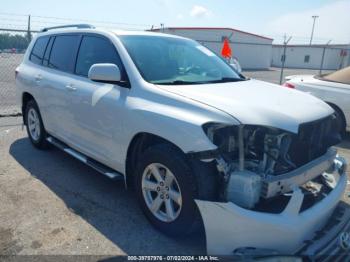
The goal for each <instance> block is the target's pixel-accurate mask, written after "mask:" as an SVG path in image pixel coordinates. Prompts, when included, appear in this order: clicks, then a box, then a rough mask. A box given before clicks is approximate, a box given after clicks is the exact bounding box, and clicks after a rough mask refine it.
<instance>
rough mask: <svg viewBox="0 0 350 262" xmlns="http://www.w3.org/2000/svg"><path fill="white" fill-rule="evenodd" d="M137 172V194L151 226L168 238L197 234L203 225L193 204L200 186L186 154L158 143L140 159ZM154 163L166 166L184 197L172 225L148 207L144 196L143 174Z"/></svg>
mask: <svg viewBox="0 0 350 262" xmlns="http://www.w3.org/2000/svg"><path fill="white" fill-rule="evenodd" d="M139 159H140V161H139V163H138V165H137V168H136V173H135V192H136V196H137V200H138V202H139V205H140V207H141V209H142V211H143V213H144V214H145V216H146V217H147V219H148V220H149V221H150V222H151V224H152V225H153V226H154V227H155V228H157V229H158V230H160V231H161V232H163V233H164V234H166V235H169V236H172V237H183V236H186V235H188V234H190V233H193V232H194V231H197V230H198V229H199V228H200V225H201V218H200V213H199V210H198V208H197V205H196V204H195V202H194V199H195V197H196V196H197V186H196V183H195V178H194V177H193V175H192V172H191V168H190V166H189V163H188V162H187V160H186V157H185V155H184V154H183V153H182V152H181V151H180V150H179V149H177V148H176V147H174V146H172V145H168V144H159V145H155V146H153V147H151V148H149V149H147V150H146V151H145V152H144V153H143V154H142V156H141V157H140V158H139ZM152 163H160V164H162V165H164V166H166V167H167V168H168V169H169V170H170V171H171V172H172V173H173V175H174V176H175V178H176V180H177V182H178V184H179V188H180V190H181V196H182V207H181V211H180V213H179V215H178V217H177V218H176V219H175V220H174V221H172V222H163V221H161V220H160V219H158V218H157V217H156V216H155V215H154V214H153V213H152V212H151V211H150V209H149V208H148V206H147V204H146V202H145V201H146V200H145V199H144V196H143V193H142V175H143V172H144V170H145V169H146V168H147V166H149V165H150V164H152Z"/></svg>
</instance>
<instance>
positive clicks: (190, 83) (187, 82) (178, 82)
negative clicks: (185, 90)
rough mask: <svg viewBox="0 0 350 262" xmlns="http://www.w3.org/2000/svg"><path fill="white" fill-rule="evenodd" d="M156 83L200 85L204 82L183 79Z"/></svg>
mask: <svg viewBox="0 0 350 262" xmlns="http://www.w3.org/2000/svg"><path fill="white" fill-rule="evenodd" d="M153 84H156V85H198V84H202V82H191V81H183V80H175V81H171V82H160V83H157V82H155V83H153Z"/></svg>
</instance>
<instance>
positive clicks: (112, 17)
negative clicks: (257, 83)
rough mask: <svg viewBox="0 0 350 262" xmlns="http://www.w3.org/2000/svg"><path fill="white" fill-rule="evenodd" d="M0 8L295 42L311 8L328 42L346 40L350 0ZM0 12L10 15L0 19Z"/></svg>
mask: <svg viewBox="0 0 350 262" xmlns="http://www.w3.org/2000/svg"><path fill="white" fill-rule="evenodd" d="M1 13H3V15H2V16H1ZM4 13H15V14H31V15H34V16H44V17H41V18H39V17H34V18H33V21H34V23H33V26H34V27H35V26H38V27H40V26H42V25H44V24H45V23H47V25H50V24H54V23H55V22H57V23H58V22H60V23H67V22H69V21H68V20H67V21H65V20H56V19H53V18H46V17H61V18H67V19H74V21H77V22H78V21H80V20H98V21H111V22H115V23H127V24H132V25H122V24H120V25H118V24H116V25H114V26H116V27H122V28H140V29H143V28H147V27H150V26H151V25H154V26H155V27H159V25H160V23H164V24H165V26H204V27H211V26H213V27H233V28H236V29H240V30H244V31H248V32H252V33H256V34H262V35H265V36H270V37H272V38H275V39H276V40H277V41H279V40H281V39H282V36H283V35H284V33H286V34H287V35H288V36H289V35H292V36H293V38H292V40H293V41H294V42H307V41H308V38H309V37H310V32H311V27H312V19H311V15H313V14H316V15H319V16H320V17H319V19H318V20H317V22H316V27H315V35H314V36H315V41H316V42H320V43H322V42H327V41H328V40H329V39H332V42H333V43H348V42H350V30H349V28H348V26H349V24H350V15H349V13H350V0H338V1H336V0H308V1H306V0H304V1H302V0H294V1H292V0H288V1H287V0H275V1H273V0H264V1H263V0H261V1H259V0H245V1H239V0H231V1H230V0H217V1H214V0H203V1H194V0H186V1H176V0H148V1H140V0H139V1H136V0H124V1H116V0H115V1H112V0H98V1H96V0H95V1H88V0H85V1H83V0H76V1H73V0H60V1H48V0H31V1H20V0H11V1H3V3H2V4H1V10H0V23H1V25H2V24H8V23H10V24H11V23H16V21H12V20H11V19H13V18H15V19H18V20H21V19H25V17H21V16H12V17H10V16H5V14H4ZM4 17H5V18H9V17H10V18H11V19H7V20H8V21H7V22H6V20H3V21H1V18H4ZM15 19H14V20H15ZM21 23H22V24H23V23H24V20H23V21H22V22H21ZM47 25H46V26H47ZM44 26H45V25H44ZM293 41H292V42H293Z"/></svg>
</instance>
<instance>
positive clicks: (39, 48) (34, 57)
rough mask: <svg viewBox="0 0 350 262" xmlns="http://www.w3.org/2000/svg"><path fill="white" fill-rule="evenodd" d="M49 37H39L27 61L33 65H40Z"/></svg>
mask: <svg viewBox="0 0 350 262" xmlns="http://www.w3.org/2000/svg"><path fill="white" fill-rule="evenodd" d="M49 39H50V37H49V36H43V37H39V38H38V39H37V40H36V42H35V44H34V47H33V49H32V52H31V54H30V57H29V60H30V61H32V62H33V63H35V64H38V65H41V64H42V61H43V57H44V53H45V50H46V46H47V43H48V42H49Z"/></svg>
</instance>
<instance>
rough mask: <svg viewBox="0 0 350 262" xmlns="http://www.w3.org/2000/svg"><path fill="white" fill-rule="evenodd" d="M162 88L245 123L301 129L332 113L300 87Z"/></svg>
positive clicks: (223, 85) (230, 84)
mask: <svg viewBox="0 0 350 262" xmlns="http://www.w3.org/2000/svg"><path fill="white" fill-rule="evenodd" d="M158 86H159V87H160V88H162V89H165V90H167V91H169V92H172V93H176V94H178V95H181V96H184V97H187V98H190V99H193V100H196V101H199V102H201V103H204V104H207V105H209V106H212V107H215V108H217V109H219V110H221V111H224V112H226V113H228V114H229V115H231V116H232V117H234V118H235V119H237V120H238V121H239V122H241V123H242V124H248V125H263V126H271V127H276V128H280V129H284V130H287V131H290V132H293V133H297V132H298V128H299V125H300V124H302V123H305V122H310V121H314V120H317V119H320V118H323V117H326V116H328V115H330V114H332V113H333V109H332V108H331V107H330V106H328V105H327V104H326V103H324V102H323V101H321V100H320V99H318V98H316V97H313V96H311V95H309V94H307V93H303V92H300V91H298V90H294V89H290V88H286V87H282V86H279V85H275V84H270V83H267V82H263V81H258V80H247V81H240V82H228V83H219V84H200V85H171V86H170V85H169V86H167V85H158Z"/></svg>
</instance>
